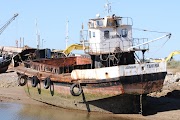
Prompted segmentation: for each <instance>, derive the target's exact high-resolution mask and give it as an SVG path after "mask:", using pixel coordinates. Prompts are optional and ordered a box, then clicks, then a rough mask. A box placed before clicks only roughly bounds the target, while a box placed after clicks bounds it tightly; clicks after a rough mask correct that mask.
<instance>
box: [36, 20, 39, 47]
mask: <svg viewBox="0 0 180 120" xmlns="http://www.w3.org/2000/svg"><path fill="white" fill-rule="evenodd" d="M36 40H37V41H36V42H37V49H39V47H40V35H39V31H38V26H37V19H36Z"/></svg>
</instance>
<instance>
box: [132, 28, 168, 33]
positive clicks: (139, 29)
mask: <svg viewBox="0 0 180 120" xmlns="http://www.w3.org/2000/svg"><path fill="white" fill-rule="evenodd" d="M132 29H134V30H138V31H144V32H155V33H169V32H159V31H154V30H146V29H141V28H132Z"/></svg>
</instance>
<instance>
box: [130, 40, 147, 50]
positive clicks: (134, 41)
mask: <svg viewBox="0 0 180 120" xmlns="http://www.w3.org/2000/svg"><path fill="white" fill-rule="evenodd" d="M145 42H148V38H133V39H132V43H133V46H137V45H139V44H142V43H145ZM136 49H140V50H143V49H146V50H149V44H144V45H141V46H138V47H137V48H136Z"/></svg>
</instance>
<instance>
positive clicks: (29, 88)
mask: <svg viewBox="0 0 180 120" xmlns="http://www.w3.org/2000/svg"><path fill="white" fill-rule="evenodd" d="M88 25H89V26H88V27H89V29H88V31H85V30H83V29H82V30H81V32H80V33H81V38H82V39H81V42H82V44H83V45H84V46H85V47H86V49H85V53H86V54H88V55H89V57H84V56H78V57H77V56H74V57H62V58H51V57H50V56H51V55H50V53H49V54H48V55H46V53H48V52H44V53H42V52H41V53H38V52H33V51H31V52H29V53H28V52H24V54H20V55H18V57H16V59H15V61H16V62H17V63H18V66H17V67H15V70H16V71H17V74H18V75H19V79H18V81H19V85H21V86H25V90H26V92H27V94H28V95H29V96H30V97H31V98H33V99H35V100H38V101H42V102H44V103H48V104H52V105H55V106H60V107H64V108H69V109H79V110H87V111H100V112H112V113H119V111H121V110H122V109H124V108H122V104H124V103H123V102H121V101H122V99H120V95H122V94H132V95H146V94H148V93H151V92H155V91H159V90H161V89H162V86H163V82H164V79H165V76H166V74H167V71H166V63H165V62H160V63H155V62H152V63H151V62H145V60H144V59H145V58H144V54H145V52H146V51H147V50H148V49H149V47H148V44H149V43H150V42H153V41H156V40H158V39H161V38H164V37H170V35H171V34H167V35H165V36H162V37H160V38H157V39H154V40H150V41H145V40H148V39H144V38H143V39H140V38H139V39H133V37H132V18H128V17H119V16H116V15H114V14H113V15H112V16H109V15H108V16H106V17H104V18H100V17H99V16H97V17H96V18H94V19H90V20H89V22H88ZM84 32H87V33H85V34H84ZM86 35H88V36H86ZM84 38H88V39H84ZM141 41H142V42H141ZM139 51H140V52H142V59H139V58H138V57H137V54H136V52H139ZM41 54H43V56H44V57H37V56H41ZM32 56H33V57H32ZM47 56H49V57H47ZM30 58H31V59H30ZM32 58H33V59H32ZM19 61H21V63H19ZM130 100H131V99H129V101H130ZM124 102H125V101H124Z"/></svg>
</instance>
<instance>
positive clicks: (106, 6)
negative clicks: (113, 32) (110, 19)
mask: <svg viewBox="0 0 180 120" xmlns="http://www.w3.org/2000/svg"><path fill="white" fill-rule="evenodd" d="M104 8H105V11H106V12H107V16H109V13H110V12H111V3H110V2H109V0H107V3H106V4H105V6H104Z"/></svg>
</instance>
